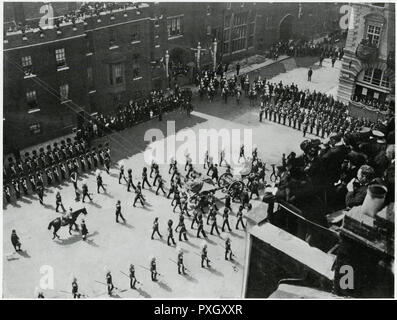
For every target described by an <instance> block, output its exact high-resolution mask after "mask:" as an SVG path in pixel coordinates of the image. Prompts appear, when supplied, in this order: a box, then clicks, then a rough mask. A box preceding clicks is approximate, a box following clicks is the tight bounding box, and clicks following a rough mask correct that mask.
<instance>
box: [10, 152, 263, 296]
mask: <svg viewBox="0 0 397 320" xmlns="http://www.w3.org/2000/svg"><path fill="white" fill-rule="evenodd" d="M240 157H243V158H245V155H244V146H242V147H241V150H240ZM253 159H254V161H255V160H258V159H257V150H256V149H255V150H254V151H253ZM222 162H226V161H225V152H224V150H222V151H221V154H220V162H219V166H222ZM226 166H227V169H226V172H229V173H230V166H229V165H228V164H226ZM150 169H151V170H150V174H149V178H153V181H152V183H153V187H156V186H157V189H156V195H158V194H159V191H162V192H163V195H164V196H166V197H167V198H170V196H171V195H172V194H173V200H172V202H171V206H172V207H173V212H176V211H175V210H176V209H177V208H179V209H180V214H179V222H178V225H177V226H176V228H175V229H174V228H173V221H172V220H171V219H170V220H168V223H167V232H168V236H167V245H168V246H172V245H174V246H176V242H175V239H174V236H173V233H174V231H175V232H178V229H179V241H180V242H182V241H183V240H185V241H188V238H187V229H186V226H185V221H184V220H185V219H184V215H186V216H187V217H192V221H191V226H190V228H191V229H194V225H195V224H196V225H197V238H200V235H202V236H203V237H204V238H207V234H206V232H205V230H204V218H203V214H206V212H205V209H206V208H208V212H207V222H206V224H207V225H209V223H210V222H211V231H210V234H211V235H212V234H213V232H214V231H216V232H217V234H218V236H220V235H221V234H220V232H219V229H218V225H217V215H218V213H219V211H218V210H219V208H218V206H217V205H216V198H215V196H214V195H213V193H211V194H210V195H209V196H208V205H203V204H202V202H200V201H199V199H198V198H195V199H194V200H193V201H192V202H193V205H192V207H190V208H189V206H188V202H189V200H188V196H187V193H186V192H185V191H182V190H181V189H182V186H183V183H184V182H186V181H188V180H194V179H196V178H198V177H200V176H201V173H199V172H197V171H196V170H195V168H194V167H193V164H192V160H191V158H190V156H189V155H187V156H186V164H185V171H187V173H186V176H185V177H184V178H182V175H181V173H180V172H179V170H178V165H177V161H176V160H174V159H171V161H170V167H169V171H168V174H170V175H171V179H170V188H169V192H168V194H167V192H166V191H165V190H164V183H165V180H164V179H163V178H162V176H161V174H160V170H159V166H158V164H157V163H155V162H152V164H151V168H150ZM204 169H208V170H207V175H209V176H210V177H211V178H212V179H215V181H217V180H218V164H214V163H213V158H212V157H211V156H209V154H208V151H207V152H206V154H205V160H204ZM107 171H108V170H107ZM108 173H109V171H108ZM182 180H184V182H183V181H182ZM123 181H124V182H125V183H126V186H127V192H129V191H131V189H133V190H134V192H135V198H134V202H133V206H134V207H135V206H136V203H137V202H138V201H139V202H140V203H141V205H142V206H145V202H146V200H145V197H144V196H143V194H142V190H143V189H145V186H148V187H149V188H152V185H151V184H150V182H149V180H148V170H147V168H146V167H144V168H143V169H142V182H141V181H138V182H137V184H134V181H133V176H132V170H131V169H128V170H127V176H126V175H125V169H124V164H123V163H122V162H121V163H120V164H119V175H118V183H119V184H122V182H123ZM251 184H252V181H251ZM97 186H98V190H97V191H98V193H99V192H100V187H102V188H103V182H102V178H101V175H100V173H99V172H97ZM75 189H76V190H77V185H75ZM87 193H88V191H87V190H85V191H84V186H83V202H84V196H85V195H87ZM252 194H256V195H257V196H259V195H258V192H257V189H255V190H252V189H251V197H252ZM251 197H249V196H248V193H246V192H243V194H242V199H241V205H240V206H239V209H238V212H237V213H236V217H237V223H236V226H235V228H236V230H239V226H240V225H241V226H242V227H243V229H245V228H246V226H245V224H244V221H243V210H244V209H245V208H247V210H250V209H251V207H252V206H251V204H250V203H249V202H250V199H251ZM90 200H91V201H92V199H91V198H90ZM233 200H234V199H231V197H230V196H229V195H227V196H226V199H225V207H224V211H223V215H222V217H223V224H222V228H221V229H222V232H224V231H225V230H226V228H227V229H228V231H229V232H231V231H232V229H231V227H230V223H229V214H230V213H231V212H233V209H232V208H231V202H232V201H233ZM58 207H61V208H62V209H64V207H63V204H62V199H61V196H60V193H59V192H58V193H57V194H56V211H58ZM189 211H193V216H192V215H191V214H190V213H189ZM115 216H116V223H119V219H121V220H122V221H123V222H126V220H125V218H124V217H123V215H122V210H121V201H120V200H118V201H117V202H116V209H115ZM80 232H81V234H82V238H83V240H86V238H87V234H88V229H87V227H86V225H85V222H84V220H82V222H81V228H80ZM156 234H157V235H158V236H159V237H161V238H162V237H163V236H162V235H161V233H160V230H159V218H158V217H156V218H155V220H154V222H153V231H152V235H151V239H154V236H155V235H156ZM15 237H16V241H15V243H14V242H13V244H14V247H15V244H17V245H18V247H16V249H17V248H18V249H20V246H21V244H20V242H19V238H18V237H17V236H16V234H15ZM224 249H225V256H224V258H225V260H230V261H233V256H234V254H233V252H232V248H231V240H230V237H228V236H227V237H226V238H225V245H224ZM207 250H208V248H207V244H206V243H205V242H203V244H202V246H201V253H200V254H197V253H196V254H197V255H198V256H200V258H201V267H202V268H205V267H207V268H210V259H209V258H208V251H207ZM177 252H178V253H177V260H176V261H174V260H171V259H170V260H171V261H172V262H174V263H175V264H176V266H177V270H178V274H183V275H185V274H186V271H187V268H186V267H185V265H184V260H183V257H184V256H183V255H184V253H183V251H182V250H181V249H180V248H177ZM140 267H142V268H143V269H145V270H147V271H149V272H150V276H151V280H152V281H157V277H158V276H163V275H162V274H160V273H159V272H158V271H157V265H156V258H155V257H151V259H150V266H149V268H146V267H144V266H140ZM105 269H106V268H105ZM120 272H121V273H122V274H123V275H124V276H126V277H128V278H129V279H130V288H131V289H136V287H135V286H136V284H137V283H138V284H142V283H141V282H139V281H138V280H137V279H136V277H135V267H134V265H133V264H131V265H130V267H129V272H128V274H127V273H125V272H123V271H120ZM96 282H98V283H100V284H103V285H106V286H107V291H108V294H109V295H112V292H113V290H114V289H116V290H117V289H118V288H117V287H115V286H114V284H113V281H112V274H111V272H110V271H109V270H108V269H106V283H104V282H101V281H96ZM72 295H73V297H74V298H80V297H83V296H86V295H84V294H82V293H81V292H79V290H78V284H77V279H76V278H75V277H74V278H73V281H72ZM37 296H38V297H44V295H43V292H41V291H40V292H39V293H38V295H37Z"/></svg>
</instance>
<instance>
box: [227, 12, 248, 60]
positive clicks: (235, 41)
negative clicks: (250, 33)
mask: <svg viewBox="0 0 397 320" xmlns="http://www.w3.org/2000/svg"><path fill="white" fill-rule="evenodd" d="M247 19H248V14H247V12H242V13H238V14H236V15H235V16H234V21H233V28H232V48H231V49H232V53H233V52H236V51H241V50H244V49H246V40H247V28H248V26H247Z"/></svg>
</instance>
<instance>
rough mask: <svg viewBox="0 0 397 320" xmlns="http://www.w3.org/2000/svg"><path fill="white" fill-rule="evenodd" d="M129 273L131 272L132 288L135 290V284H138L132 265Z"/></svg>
mask: <svg viewBox="0 0 397 320" xmlns="http://www.w3.org/2000/svg"><path fill="white" fill-rule="evenodd" d="M129 272H130V288H131V289H135V284H136V278H135V267H134V265H133V264H132V263H131V264H130V269H129Z"/></svg>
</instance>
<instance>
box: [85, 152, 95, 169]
mask: <svg viewBox="0 0 397 320" xmlns="http://www.w3.org/2000/svg"><path fill="white" fill-rule="evenodd" d="M85 158H86V159H87V167H88V170H92V168H93V167H94V164H93V162H92V158H91V153H90V152H86V154H85Z"/></svg>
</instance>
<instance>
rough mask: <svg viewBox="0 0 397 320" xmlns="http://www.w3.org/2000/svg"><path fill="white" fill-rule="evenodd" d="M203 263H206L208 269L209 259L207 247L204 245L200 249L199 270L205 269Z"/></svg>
mask: <svg viewBox="0 0 397 320" xmlns="http://www.w3.org/2000/svg"><path fill="white" fill-rule="evenodd" d="M204 262H206V263H207V268H209V267H210V259H208V252H207V245H206V244H204V245H203V247H202V248H201V268H205V266H204Z"/></svg>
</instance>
